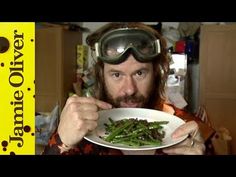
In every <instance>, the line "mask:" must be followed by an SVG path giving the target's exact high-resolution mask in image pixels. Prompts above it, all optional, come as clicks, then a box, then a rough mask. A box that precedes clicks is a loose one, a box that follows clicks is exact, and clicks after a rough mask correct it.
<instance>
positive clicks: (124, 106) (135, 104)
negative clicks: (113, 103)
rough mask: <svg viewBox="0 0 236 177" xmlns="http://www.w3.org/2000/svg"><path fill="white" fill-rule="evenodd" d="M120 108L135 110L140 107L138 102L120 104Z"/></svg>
mask: <svg viewBox="0 0 236 177" xmlns="http://www.w3.org/2000/svg"><path fill="white" fill-rule="evenodd" d="M120 107H122V108H137V107H140V103H139V102H130V101H129V102H120Z"/></svg>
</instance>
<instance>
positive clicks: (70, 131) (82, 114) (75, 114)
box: [58, 95, 112, 148]
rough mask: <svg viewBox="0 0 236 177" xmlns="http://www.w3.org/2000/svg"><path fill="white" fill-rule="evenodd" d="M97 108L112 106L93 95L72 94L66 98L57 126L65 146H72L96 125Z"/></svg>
mask: <svg viewBox="0 0 236 177" xmlns="http://www.w3.org/2000/svg"><path fill="white" fill-rule="evenodd" d="M99 108H101V109H110V108H112V106H111V105H110V104H108V103H106V102H103V101H100V100H97V99H95V98H93V97H79V96H77V95H73V96H71V97H70V98H68V100H67V102H66V105H65V107H64V108H63V110H62V113H61V117H60V123H59V126H58V134H59V136H60V138H61V141H62V142H63V143H64V144H65V145H66V146H67V147H69V148H72V147H73V146H75V145H76V144H77V143H78V142H80V141H81V139H82V138H83V137H84V136H85V135H86V134H87V133H88V132H89V131H92V130H94V129H95V128H96V127H97V120H98V110H99Z"/></svg>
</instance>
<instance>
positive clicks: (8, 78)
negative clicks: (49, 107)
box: [0, 22, 35, 155]
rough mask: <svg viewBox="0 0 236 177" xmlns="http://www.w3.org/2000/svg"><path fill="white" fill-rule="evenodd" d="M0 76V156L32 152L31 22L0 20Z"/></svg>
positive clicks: (33, 124)
mask: <svg viewBox="0 0 236 177" xmlns="http://www.w3.org/2000/svg"><path fill="white" fill-rule="evenodd" d="M0 78H1V82H0V155H34V154H35V98H34V97H35V81H34V79H35V23H34V22H10V23H8V22H0Z"/></svg>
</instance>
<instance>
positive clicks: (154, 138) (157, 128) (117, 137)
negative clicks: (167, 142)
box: [102, 117, 169, 147]
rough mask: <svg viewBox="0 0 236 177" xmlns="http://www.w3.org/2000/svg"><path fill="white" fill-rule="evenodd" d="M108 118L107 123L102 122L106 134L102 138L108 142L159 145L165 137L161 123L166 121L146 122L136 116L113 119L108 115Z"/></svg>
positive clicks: (131, 144)
mask: <svg viewBox="0 0 236 177" xmlns="http://www.w3.org/2000/svg"><path fill="white" fill-rule="evenodd" d="M108 120H109V123H105V124H104V125H105V130H106V133H105V134H108V136H104V137H102V139H104V140H105V141H108V142H110V143H114V144H117V143H119V144H125V145H128V146H132V147H139V146H144V145H156V146H159V145H161V143H162V139H163V138H164V137H165V131H164V130H163V126H162V125H164V124H168V123H169V122H168V121H154V122H148V121H147V120H140V119H137V118H136V119H134V118H130V119H128V118H125V119H122V120H119V121H114V120H112V119H111V118H110V117H109V118H108Z"/></svg>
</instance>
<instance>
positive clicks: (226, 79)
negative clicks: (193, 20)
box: [200, 25, 236, 154]
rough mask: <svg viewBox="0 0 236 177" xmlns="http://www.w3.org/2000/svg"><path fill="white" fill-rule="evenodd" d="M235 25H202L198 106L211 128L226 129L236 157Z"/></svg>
mask: <svg viewBox="0 0 236 177" xmlns="http://www.w3.org/2000/svg"><path fill="white" fill-rule="evenodd" d="M235 66H236V25H204V26H202V27H201V36H200V104H201V105H204V106H205V107H206V109H207V112H208V115H209V118H210V120H211V122H212V124H213V126H214V127H215V128H216V129H218V128H219V127H225V128H227V129H228V130H229V131H230V133H231V136H232V145H231V149H232V153H233V154H236V113H235V111H236V69H235Z"/></svg>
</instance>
